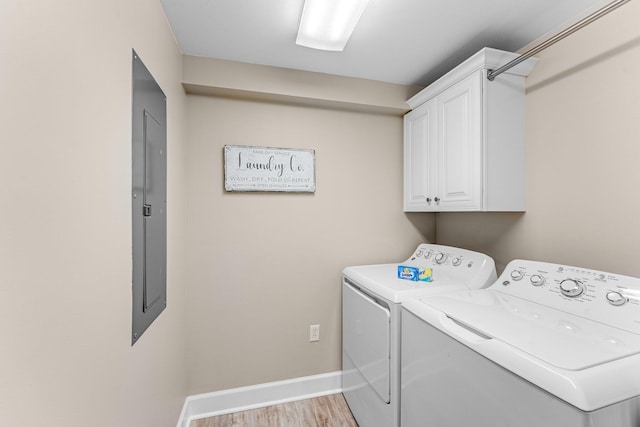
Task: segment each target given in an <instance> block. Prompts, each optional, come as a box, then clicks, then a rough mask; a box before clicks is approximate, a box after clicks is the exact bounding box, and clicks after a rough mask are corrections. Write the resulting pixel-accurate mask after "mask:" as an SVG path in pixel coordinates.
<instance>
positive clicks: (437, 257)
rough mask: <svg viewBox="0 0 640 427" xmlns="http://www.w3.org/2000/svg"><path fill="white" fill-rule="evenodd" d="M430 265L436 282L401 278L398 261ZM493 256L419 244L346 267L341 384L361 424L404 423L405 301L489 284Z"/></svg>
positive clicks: (493, 273) (377, 426) (389, 425)
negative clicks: (392, 257) (406, 253)
mask: <svg viewBox="0 0 640 427" xmlns="http://www.w3.org/2000/svg"><path fill="white" fill-rule="evenodd" d="M400 265H402V266H406V267H415V268H416V269H418V270H425V269H431V277H430V279H431V281H411V280H405V279H400V278H398V266H400ZM495 279H496V270H495V264H494V262H493V259H492V258H491V257H489V256H487V255H484V254H481V253H478V252H473V251H469V250H465V249H461V248H454V247H449V246H442V245H435V244H421V245H419V246H418V247H417V248H416V250H415V251H414V252H413V254H412V255H411V256H410V257H409V259H407V260H405V261H402V262H399V263H393V264H379V265H365V266H354V267H347V268H345V269H344V271H343V282H342V307H343V308H342V326H343V328H342V337H343V339H342V372H343V375H342V387H343V394H344V396H345V399H346V401H347V404H348V405H349V408H350V409H351V412H352V413H353V415H354V417H355V419H356V421H357V422H358V425H360V427H397V426H398V425H399V423H400V398H401V396H400V331H401V325H400V322H401V317H400V306H401V303H403V302H404V301H407V300H408V299H411V298H417V297H419V296H424V295H438V294H441V293H443V292H453V291H455V290H461V289H477V288H482V287H483V286H488V285H490V284H491V283H493V282H494V281H495Z"/></svg>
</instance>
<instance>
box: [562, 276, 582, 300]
mask: <svg viewBox="0 0 640 427" xmlns="http://www.w3.org/2000/svg"><path fill="white" fill-rule="evenodd" d="M560 291H561V292H562V294H563V295H565V296H568V297H571V298H575V297H577V296H579V295H581V294H582V292H584V285H583V284H582V283H580V282H578V281H577V280H573V279H565V280H563V281H562V282H560Z"/></svg>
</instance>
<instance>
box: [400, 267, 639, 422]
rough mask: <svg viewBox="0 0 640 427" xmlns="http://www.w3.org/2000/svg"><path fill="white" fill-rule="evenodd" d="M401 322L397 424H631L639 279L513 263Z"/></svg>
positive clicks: (431, 300)
mask: <svg viewBox="0 0 640 427" xmlns="http://www.w3.org/2000/svg"><path fill="white" fill-rule="evenodd" d="M401 317H402V327H403V329H402V362H401V365H402V367H401V373H402V383H401V393H402V402H401V412H402V417H401V418H402V426H403V427H413V426H420V427H423V426H439V427H446V426H452V427H453V426H456V427H457V426H468V425H473V426H493V427H511V426H522V427H534V426H535V427H539V426H545V427H554V426H555V427H587V426H589V427H612V426H615V427H631V426H635V427H637V426H639V425H640V398H639V396H640V279H637V278H632V277H628V276H622V275H619V274H613V273H606V272H602V271H595V270H590V269H587V268H578V267H572V266H566V265H559V264H552V263H543V262H535V261H527V260H514V261H512V262H510V263H509V264H508V265H507V267H506V269H505V271H504V272H503V273H502V274H501V275H500V277H499V278H498V280H497V281H496V283H494V284H492V285H491V286H489V287H488V288H485V289H480V290H470V291H464V292H454V293H449V294H447V295H439V296H429V297H425V298H418V299H415V300H413V301H409V302H407V303H406V304H405V305H404V307H403V310H402V316H401Z"/></svg>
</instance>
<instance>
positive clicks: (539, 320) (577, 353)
mask: <svg viewBox="0 0 640 427" xmlns="http://www.w3.org/2000/svg"><path fill="white" fill-rule="evenodd" d="M419 302H420V303H423V304H426V305H428V306H431V307H432V308H434V309H436V310H438V311H440V312H442V313H444V314H445V315H446V316H447V317H449V318H450V319H452V320H453V321H455V322H456V323H458V324H459V325H461V326H464V327H466V328H468V329H470V330H472V331H474V332H475V333H479V334H480V335H484V336H485V337H487V338H491V339H495V340H499V341H501V342H503V343H505V344H508V345H509V346H512V347H515V348H517V349H519V350H521V351H523V352H525V353H528V354H529V355H531V356H534V357H535V358H537V359H539V360H541V361H543V362H546V363H548V364H549V365H552V366H555V367H558V368H561V369H566V370H571V371H579V370H583V369H587V368H591V367H594V366H597V365H602V364H605V363H607V362H611V361H614V360H617V359H621V358H624V357H627V356H630V355H633V354H638V353H640V336H639V335H636V334H633V333H631V332H627V331H624V330H621V329H618V328H614V327H611V326H607V325H604V324H602V323H598V322H594V321H592V320H588V319H585V318H582V317H578V316H575V315H571V314H568V313H565V312H563V311H560V310H556V309H552V308H549V307H546V306H542V305H539V304H535V303H532V302H530V301H527V300H523V299H520V298H518V297H514V296H510V295H506V294H502V293H500V292H496V291H493V290H488V289H483V290H471V291H462V292H455V293H453V294H447V295H441V296H433V297H427V298H421V299H420V301H419ZM413 305H414V306H415V304H413ZM407 308H409V310H411V306H408V307H407ZM411 311H413V310H411ZM514 357H515V356H514Z"/></svg>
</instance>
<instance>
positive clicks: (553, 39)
mask: <svg viewBox="0 0 640 427" xmlns="http://www.w3.org/2000/svg"><path fill="white" fill-rule="evenodd" d="M629 1H631V0H616V1H613V2H611V3H609V4H608V5H606V6H604V7H603V8H601V9H598V10H597V11H595V12H594V13H592V14H591V15H589V16H587V17H585V18H583V19H581V20H580V21H578V22H576V23H575V24H573V25H571V26H570V27H569V28H566V29H565V30H563V31H561V32H559V33H558V34H556V35H555V36H553V37H550V38H548V39H547V40H545V41H543V42H542V43H540V44H539V45H537V46H535V47H533V48H531V49H529V50H528V51H526V52H525V53H523V54H522V55H520V56H519V57H517V58H516V59H514V60H512V61H510V62H507V63H506V64H504V65H503V66H502V67H500V68H498V69H495V70H489V71H488V72H487V79H489V80H490V81H493V80H494V79H495V78H496V77H498V76H499V75H500V74H502V73H504V72H505V71H507V70H508V69H510V68H512V67H515V66H516V65H518V64H519V63H521V62H523V61H526V60H527V59H529V58H531V57H532V56H533V55H535V54H536V53H538V52H540V51H543V50H544V49H546V48H548V47H549V46H551V45H553V44H555V43H557V42H559V41H560V40H562V39H564V38H565V37H567V36H569V35H571V34H573V33H575V32H576V31H578V30H579V29H581V28H583V27H586V26H587V25H589V24H591V23H592V22H593V21H595V20H597V19H600V18H602V17H603V16H605V15H606V14H608V13H609V12H611V11H613V10H615V9H617V8H619V7H620V6H622V5H623V4H625V3H627V2H629Z"/></svg>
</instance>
